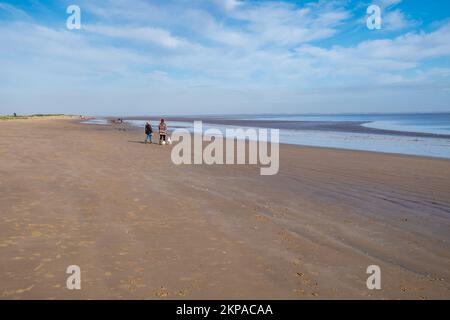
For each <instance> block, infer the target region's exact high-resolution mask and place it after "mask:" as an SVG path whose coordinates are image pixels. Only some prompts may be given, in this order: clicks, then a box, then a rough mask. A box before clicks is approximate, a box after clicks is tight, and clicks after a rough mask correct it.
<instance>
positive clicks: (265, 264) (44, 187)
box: [0, 120, 450, 299]
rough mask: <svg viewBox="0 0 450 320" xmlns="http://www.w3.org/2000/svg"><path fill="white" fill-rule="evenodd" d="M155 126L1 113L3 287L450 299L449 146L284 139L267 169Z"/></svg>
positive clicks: (0, 291) (98, 295)
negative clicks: (6, 117)
mask: <svg viewBox="0 0 450 320" xmlns="http://www.w3.org/2000/svg"><path fill="white" fill-rule="evenodd" d="M143 138H144V135H143V133H142V132H141V131H140V130H137V129H133V130H128V131H119V130H117V129H116V128H114V127H111V126H98V125H86V124H80V123H78V121H76V120H42V121H7V122H5V121H4V122H0V298H2V299H60V298H62V299H86V298H92V299H108V298H110V299H121V298H126V299H132V298H133V299H134V298H136V299H158V298H166V299H167V298H168V299H185V298H186V299H187V298H192V299H196V298H206V299H215V298H233V299H241V298H264V299H279V298H287V299H325V298H345V299H347V298H354V299H381V298H387V299H431V298H438V299H449V298H450V289H449V288H450V250H449V249H450V243H449V241H450V219H449V218H450V161H449V160H440V159H431V158H419V157H411V156H401V155H387V154H378V153H370V152H353V151H344V150H333V149H320V148H306V147H305V148H304V147H297V146H287V145H283V146H281V149H280V157H281V158H280V160H281V164H280V173H279V174H278V175H276V176H260V175H259V167H258V166H206V165H201V166H175V165H173V164H172V162H171V160H170V148H171V147H170V146H158V145H144V144H142V143H141V142H140V141H142V140H143ZM73 264H75V265H79V266H80V267H81V272H82V289H81V290H73V291H71V290H68V289H67V288H66V287H65V284H66V278H67V277H68V275H67V274H66V273H65V271H66V268H67V267H68V266H69V265H73ZM373 264H375V265H379V266H380V267H381V271H382V290H375V291H371V290H368V289H367V287H366V279H367V277H368V275H367V274H366V268H367V266H369V265H373Z"/></svg>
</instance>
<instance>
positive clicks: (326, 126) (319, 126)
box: [104, 116, 450, 139]
mask: <svg viewBox="0 0 450 320" xmlns="http://www.w3.org/2000/svg"><path fill="white" fill-rule="evenodd" d="M104 118H105V119H114V118H113V117H104ZM122 119H123V120H142V121H145V120H152V121H158V120H159V117H155V116H152V117H123V118H122ZM165 119H166V121H178V122H193V121H194V120H199V121H203V122H204V123H207V124H218V125H232V126H243V127H258V128H269V129H270V128H272V129H286V130H299V131H301V130H310V131H322V132H344V133H365V134H377V135H392V136H404V137H417V138H441V139H450V135H446V134H435V133H423V132H408V131H395V130H384V129H377V128H370V127H365V126H363V124H366V123H370V121H283V120H238V119H226V118H206V117H203V118H202V117H165Z"/></svg>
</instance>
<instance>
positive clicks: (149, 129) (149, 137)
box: [145, 122, 153, 143]
mask: <svg viewBox="0 0 450 320" xmlns="http://www.w3.org/2000/svg"><path fill="white" fill-rule="evenodd" d="M152 133H153V129H152V125H151V124H150V122H147V123H146V124H145V135H146V138H145V143H147V142H148V141H150V143H152Z"/></svg>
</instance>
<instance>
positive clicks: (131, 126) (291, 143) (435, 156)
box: [84, 117, 450, 160]
mask: <svg viewBox="0 0 450 320" xmlns="http://www.w3.org/2000/svg"><path fill="white" fill-rule="evenodd" d="M142 118H143V119H142V121H145V120H151V121H156V120H157V118H154V119H152V117H149V118H144V117H142ZM102 119H108V120H111V119H115V118H112V117H109V118H102ZM122 119H123V120H124V121H127V120H130V119H128V118H122ZM181 119H184V120H183V122H185V121H186V119H187V118H176V120H175V119H172V118H166V122H168V121H181ZM132 120H139V119H136V118H134V117H133V118H132ZM191 121H193V119H191ZM202 121H203V120H202ZM186 122H187V121H186ZM256 122H258V121H256ZM205 123H207V122H205ZM84 124H88V125H98V126H102V125H103V126H104V125H105V124H99V123H84ZM227 124H229V123H227ZM108 125H109V126H113V125H116V126H117V125H118V124H112V123H109V124H108ZM120 125H121V126H122V127H127V128H128V129H131V130H135V131H139V130H141V128H140V127H138V126H135V125H132V124H127V123H126V122H125V123H123V124H120ZM142 128H143V126H142ZM171 128H184V127H180V126H176V125H175V126H171ZM249 128H255V127H249ZM368 129H370V128H368ZM373 130H377V131H379V130H378V129H373ZM169 132H170V128H169ZM318 132H327V131H325V130H322V131H320V130H318ZM342 132H344V131H342ZM330 133H333V132H331V131H330ZM398 133H401V132H398ZM380 135H385V134H380ZM395 136H401V137H408V136H405V135H402V134H396V135H395ZM443 137H444V138H443ZM445 137H446V136H443V135H439V138H440V139H445ZM426 138H430V137H428V136H427V137H426ZM433 138H437V137H433ZM449 138H450V136H449ZM280 145H291V146H297V147H302V148H321V149H330V150H346V151H355V152H371V153H380V154H386V155H390V154H393V155H401V156H407V157H421V158H431V159H443V160H450V157H449V156H439V155H421V154H408V153H401V152H391V151H380V150H363V149H352V148H351V147H333V146H320V145H307V144H301V143H293V142H280Z"/></svg>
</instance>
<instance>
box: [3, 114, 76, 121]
mask: <svg viewBox="0 0 450 320" xmlns="http://www.w3.org/2000/svg"><path fill="white" fill-rule="evenodd" d="M63 116H70V115H66V114H61V113H58V114H41V113H38V114H30V115H0V120H16V119H31V118H43V117H63Z"/></svg>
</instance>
